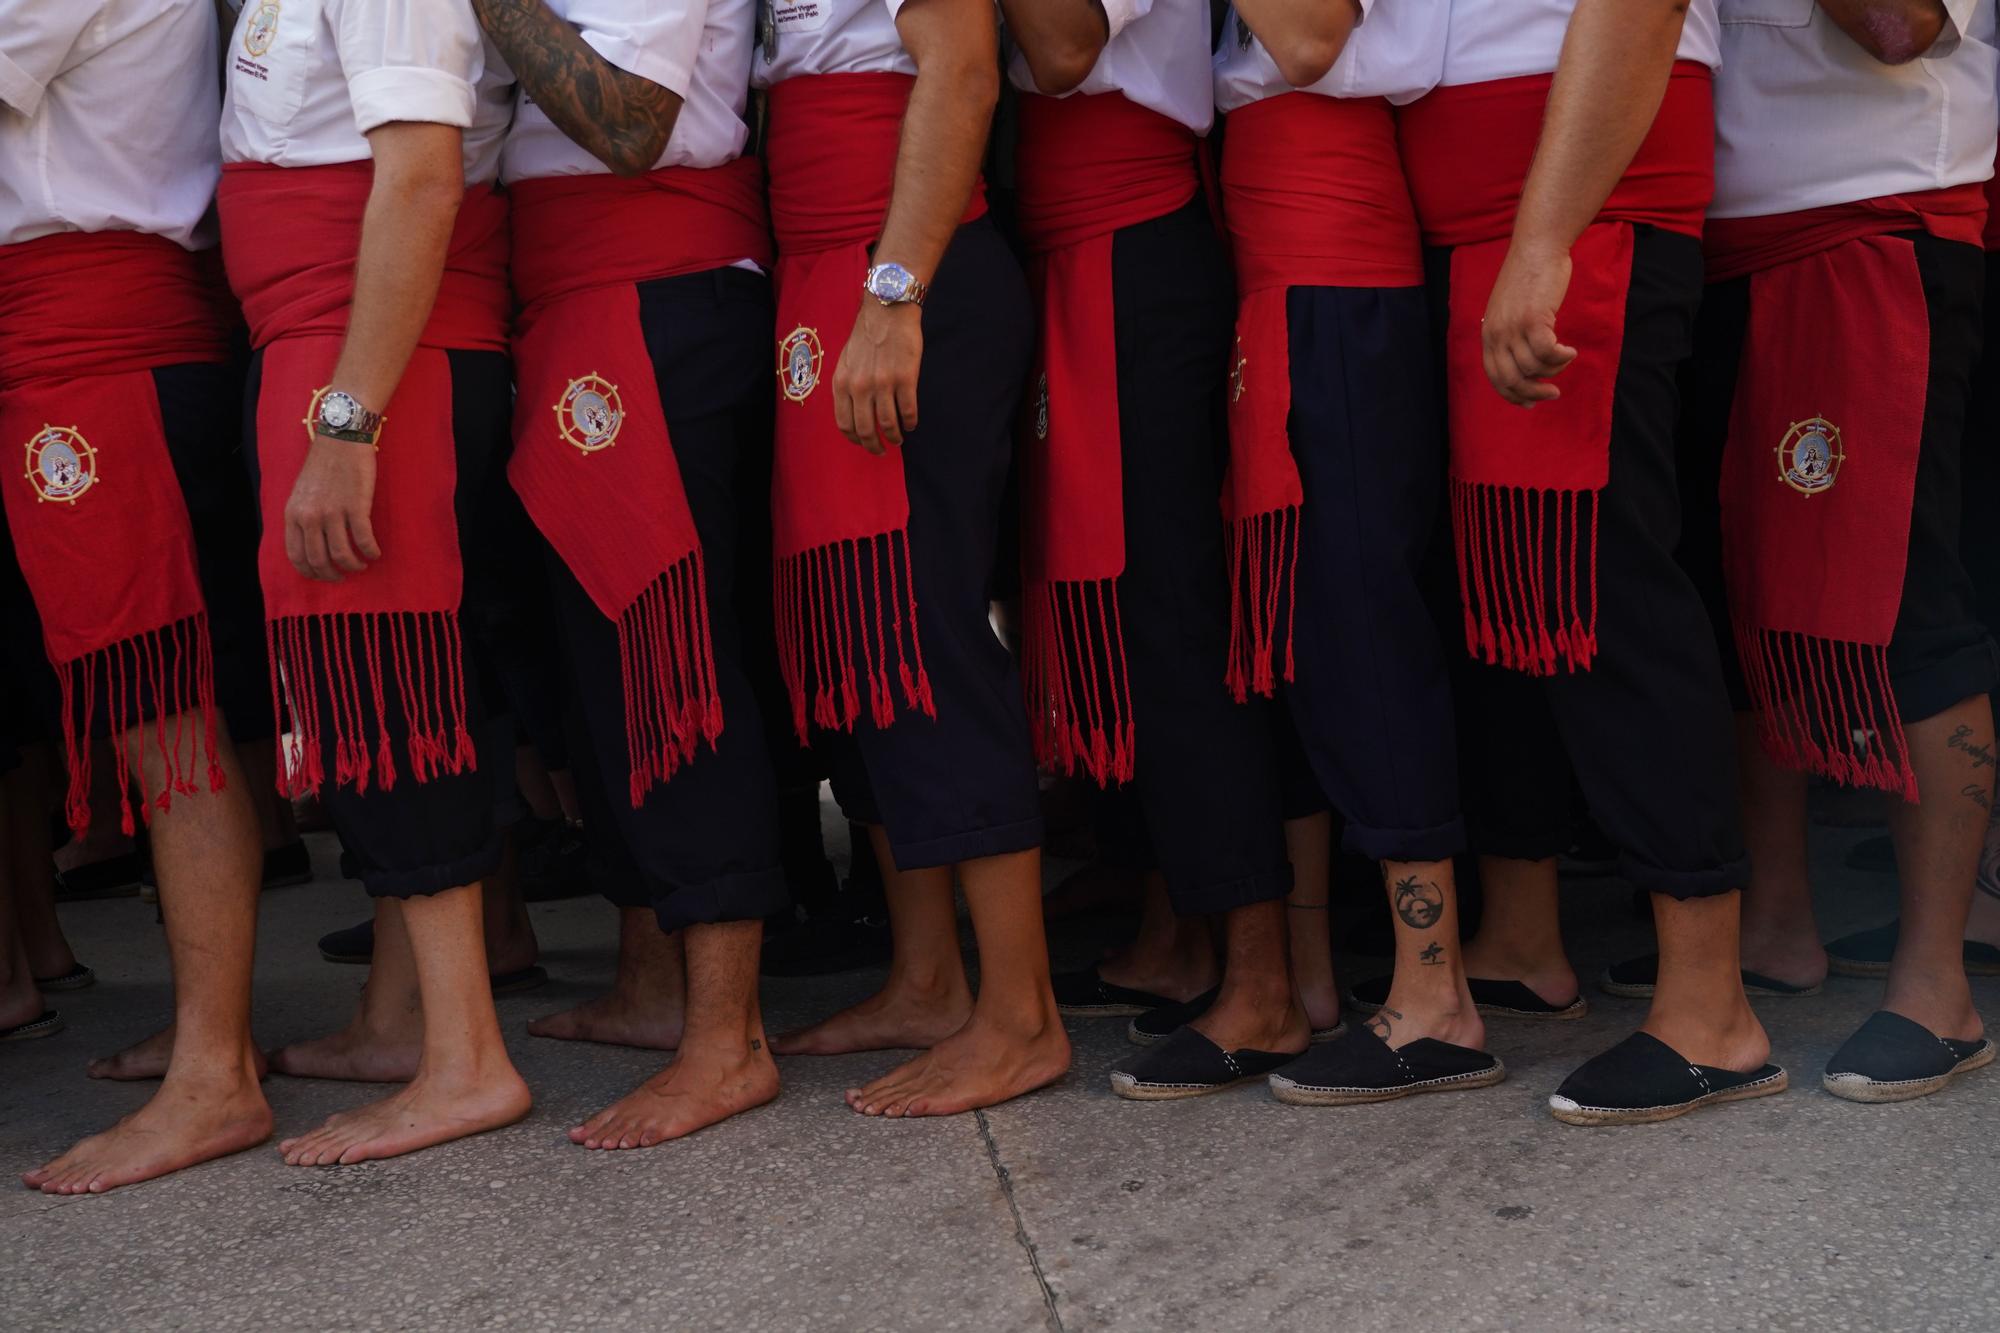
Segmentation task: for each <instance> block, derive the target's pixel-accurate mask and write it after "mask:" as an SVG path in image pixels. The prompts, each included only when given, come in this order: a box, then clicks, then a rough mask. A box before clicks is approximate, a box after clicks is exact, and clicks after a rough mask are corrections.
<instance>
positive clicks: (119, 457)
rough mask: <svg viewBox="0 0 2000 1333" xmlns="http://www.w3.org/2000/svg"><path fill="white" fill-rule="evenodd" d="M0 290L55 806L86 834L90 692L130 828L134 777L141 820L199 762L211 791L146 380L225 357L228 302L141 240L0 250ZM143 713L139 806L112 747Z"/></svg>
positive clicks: (7, 392) (81, 235)
mask: <svg viewBox="0 0 2000 1333" xmlns="http://www.w3.org/2000/svg"><path fill="white" fill-rule="evenodd" d="M0 293H4V297H0V446H4V447H5V448H7V449H8V450H11V451H16V452H14V453H13V455H12V456H13V458H14V459H15V460H20V459H22V458H23V455H24V454H25V467H23V468H22V470H21V471H20V472H19V473H16V474H15V475H14V478H13V479H12V480H10V481H8V483H7V484H6V486H5V488H4V491H0V497H4V503H5V509H6V515H7V526H8V528H9V529H10V530H11V532H12V534H13V545H14V552H15V557H16V559H17V560H18V562H19V563H20V566H21V573H22V575H23V577H24V578H25V579H26V581H27V584H28V589H29V591H30V593H31V594H33V596H34V599H35V606H36V609H37V611H38V612H39V613H40V615H41V620H42V635H43V640H44V646H45V647H46V649H47V652H48V656H49V661H50V662H51V663H52V664H53V665H54V667H55V670H56V676H57V679H58V682H59V683H60V685H61V690H62V725H63V739H64V742H65V745H66V748H67V752H68V767H69V775H68V776H69V788H68V794H67V797H66V799H65V812H66V814H67V816H68V819H69V823H70V827H71V828H73V829H75V830H76V831H77V832H78V833H81V832H83V830H84V829H86V828H87V827H88V826H89V823H90V781H91V771H90V756H91V749H92V746H91V734H92V731H93V729H94V725H95V717H96V708H97V702H98V700H99V699H100V698H102V699H103V700H104V701H105V704H106V707H107V708H108V710H109V713H108V716H107V717H106V719H105V722H106V725H107V729H108V730H109V733H110V740H111V751H112V756H113V759H114V762H115V763H116V765H117V775H118V799H119V815H120V820H119V822H120V825H121V827H122V828H123V829H124V831H125V832H126V833H127V834H130V833H132V832H133V830H134V827H135V825H134V820H133V807H132V804H131V801H130V799H129V793H130V791H131V786H132V779H133V778H134V776H137V777H138V778H139V782H140V786H141V789H142V790H141V798H140V801H139V807H138V810H139V815H140V817H141V818H146V819H150V817H151V813H152V810H153V808H154V806H155V804H157V806H158V808H159V809H162V810H164V809H166V808H168V806H169V804H170V803H171V801H172V798H173V796H174V794H175V793H181V794H188V793H192V792H194V791H195V790H197V785H196V782H195V775H196V773H197V772H198V771H200V770H201V769H202V768H203V767H204V756H205V768H206V777H207V781H208V785H209V788H210V790H217V789H220V788H221V786H222V783H223V776H222V768H221V766H220V765H219V764H218V763H217V762H216V758H215V742H216V731H215V698H214V687H213V671H212V668H211V660H210V651H209V640H208V612H207V606H206V603H205V602H204V601H203V599H202V593H201V582H200V580H199V578H198V577H197V574H196V566H195V554H194V531H193V527H192V525H191V524H190V522H189V519H188V512H187V504H186V502H185V501H184V500H183V498H182V496H181V488H180V481H179V479H178V477H177V476H176V475H175V472H174V463H173V456H172V455H171V453H169V451H168V448H167V439H166V431H165V427H164V424H163V423H162V421H161V419H160V403H159V397H158V394H157V392H156V391H155V389H154V385H153V376H152V371H153V369H154V368H155V367H159V366H170V365H185V364H189V363H197V362H208V363H213V362H220V361H223V360H225V359H227V356H228V344H229V333H230V327H231V323H232V315H231V312H230V310H229V305H228V297H227V293H226V292H225V291H224V290H223V289H222V286H221V282H220V271H219V269H218V268H217V267H216V265H215V264H214V256H213V255H212V254H211V255H195V254H190V253H189V252H188V251H186V250H183V249H182V248H181V247H180V246H178V245H175V244H174V243H173V242H172V241H169V240H166V239H165V238H163V237H159V236H153V235H147V234H144V233H140V232H88V233H85V232H65V233H61V234H58V235H54V236H45V237H41V238H39V239H37V240H33V241H27V242H24V243H22V244H19V245H9V246H0ZM100 480H102V481H104V482H105V483H107V484H105V485H102V486H100V485H99V484H98V483H99V481H100ZM147 711H152V712H153V713H154V714H155V715H156V716H157V718H158V719H159V722H160V725H159V726H158V727H156V728H155V735H154V741H153V743H154V744H155V745H156V746H157V748H158V751H159V755H160V758H161V760H162V761H163V764H162V767H163V770H164V772H165V785H164V786H163V787H162V788H161V790H160V791H159V792H158V793H157V796H156V797H153V796H150V795H149V794H148V793H146V792H145V791H144V790H143V788H144V785H145V779H144V770H143V766H142V765H141V764H140V763H139V762H138V757H137V756H136V755H135V754H134V753H133V752H132V750H131V747H130V744H129V740H128V736H129V733H130V732H132V731H133V730H134V728H136V727H138V726H139V725H140V724H141V723H142V721H143V719H144V715H145V713H146V712H147ZM190 714H192V715H194V718H195V719H196V720H195V721H194V722H193V723H192V724H190V722H189V721H188V720H187V715H190ZM169 719H171V726H169Z"/></svg>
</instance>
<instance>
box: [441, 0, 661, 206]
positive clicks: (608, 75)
mask: <svg viewBox="0 0 2000 1333" xmlns="http://www.w3.org/2000/svg"><path fill="white" fill-rule="evenodd" d="M473 8H474V9H475V10H476V11H477V12H478V15H479V23H480V26H481V27H483V28H485V29H486V35H487V36H488V37H490V38H492V39H493V44H494V45H495V46H496V47H498V48H499V49H500V54H501V55H503V56H505V57H506V59H507V64H508V67H509V68H511V69H512V70H513V71H514V77H515V78H517V79H519V80H520V81H521V84H522V86H523V87H525V88H526V89H527V90H528V95H529V96H530V97H532V98H534V99H535V105H536V106H539V107H540V108H541V109H542V110H543V111H545V112H547V113H548V117H549V119H550V120H552V121H554V122H555V123H556V127H557V128H558V129H560V130H561V131H562V132H563V133H564V134H567V135H568V136H569V137H570V138H571V140H573V141H574V142H575V143H576V144H577V146H578V147H580V148H582V149H583V150H584V151H586V152H588V153H589V154H590V155H591V156H592V157H594V158H596V159H597V160H598V161H600V162H602V163H604V165H605V166H607V167H609V168H611V169H612V170H613V171H618V172H623V173H626V174H628V175H637V174H638V173H640V172H643V171H646V170H649V169H650V168H651V167H652V165H653V163H654V162H656V161H658V160H659V156H660V153H661V151H662V150H663V149H665V147H666V144H667V137H668V136H669V135H670V134H671V133H672V132H673V123H674V119H675V117H676V116H677V115H678V114H679V111H680V105H681V99H680V97H679V96H678V95H677V94H675V93H673V92H670V91H668V90H667V89H665V88H662V87H661V86H660V85H659V84H657V83H654V82H653V81H652V80H651V79H642V78H640V77H639V76H638V75H636V74H628V73H626V72H625V71H624V70H622V69H619V68H618V67H617V66H616V65H613V64H612V63H611V62H610V61H608V60H606V59H605V58H604V57H603V56H600V55H598V54H597V52H595V51H593V50H591V49H590V46H589V45H588V44H587V43H586V42H585V41H584V40H583V38H582V37H580V36H578V35H577V32H576V29H574V28H572V27H570V26H569V24H567V23H565V22H563V21H562V20H561V19H559V18H557V17H556V16H555V13H554V11H552V10H551V9H550V8H549V7H548V6H547V5H546V4H544V3H542V0H473Z"/></svg>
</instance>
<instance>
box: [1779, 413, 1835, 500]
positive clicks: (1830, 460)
mask: <svg viewBox="0 0 2000 1333" xmlns="http://www.w3.org/2000/svg"><path fill="white" fill-rule="evenodd" d="M1776 453H1777V455H1778V479H1779V480H1780V481H1783V482H1784V483H1785V485H1787V486H1789V487H1791V488H1792V489H1793V490H1795V491H1797V492H1798V493H1799V494H1801V495H1818V494H1819V493H1820V492H1821V491H1826V490H1832V489H1833V483H1834V482H1835V481H1837V480H1838V479H1839V477H1840V465H1841V464H1842V463H1844V462H1846V461H1847V454H1846V453H1845V451H1843V450H1842V449H1841V446H1840V427H1838V426H1836V425H1834V424H1833V423H1832V422H1831V421H1828V420H1827V419H1826V418H1825V417H1807V418H1806V419H1805V420H1804V421H1795V422H1793V423H1792V426H1791V429H1789V430H1787V431H1786V432H1785V438H1784V439H1783V440H1782V441H1780V442H1779V444H1778V447H1777V450H1776Z"/></svg>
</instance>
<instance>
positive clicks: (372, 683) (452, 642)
mask: <svg viewBox="0 0 2000 1333" xmlns="http://www.w3.org/2000/svg"><path fill="white" fill-rule="evenodd" d="M265 641H266V645H267V647H268V649H269V651H270V656H271V708H272V712H273V714H274V715H275V716H277V717H278V718H279V719H280V720H282V719H283V718H284V716H285V712H284V709H283V708H282V707H280V700H279V691H280V690H283V691H285V692H286V694H287V697H289V699H290V701H291V704H292V709H291V717H292V724H293V734H292V741H293V744H292V748H291V750H290V752H289V754H288V756H287V760H286V762H285V763H284V764H282V765H280V766H279V771H278V790H279V792H280V793H281V794H283V795H285V796H287V797H292V796H300V795H303V794H305V793H307V792H316V791H318V790H319V789H320V787H321V785H322V784H323V783H324V782H325V781H326V757H327V753H326V740H327V738H326V737H325V736H323V735H322V734H321V726H322V723H323V722H325V721H331V722H332V724H333V737H332V741H333V780H334V782H335V784H336V785H339V786H350V787H353V788H354V789H355V790H356V791H359V792H365V791H367V790H368V788H369V786H370V784H371V783H372V784H373V785H374V786H376V787H379V788H380V789H381V790H383V791H389V790H391V789H392V788H394V787H395V785H396V777H397V770H396V761H395V757H394V754H393V752H392V747H391V745H390V742H389V731H388V728H387V727H386V726H385V725H384V719H386V718H387V717H389V716H390V713H389V705H388V697H387V688H388V684H387V682H388V677H389V675H390V673H393V674H394V677H395V690H396V708H397V712H398V714H400V716H401V717H402V718H403V719H404V726H405V727H406V728H407V730H408V733H409V740H408V743H407V744H406V745H405V747H404V749H405V753H404V760H405V762H406V763H407V764H408V766H409V773H410V776H411V777H412V778H414V779H415V780H416V781H418V782H428V781H429V780H430V779H431V778H433V777H442V776H443V775H445V774H447V773H451V774H458V773H465V772H471V771H476V770H477V769H478V767H479V757H478V752H477V751H476V750H475V749H474V748H473V744H472V733H471V732H470V731H469V730H468V729H467V728H466V723H465V652H464V645H463V643H462V641H461V639H460V638H459V632H458V615H457V613H455V612H451V611H392V612H379V613H365V612H354V611H339V612H331V613H328V614H325V615H313V616H282V617H280V618H278V619H276V620H273V621H270V622H268V623H267V624H266V625H265ZM322 701H330V704H331V706H330V708H329V709H327V710H326V714H327V715H326V716H323V715H322V710H321V707H320V704H321V702H322ZM371 734H372V736H373V740H372V742H371V740H370V736H371Z"/></svg>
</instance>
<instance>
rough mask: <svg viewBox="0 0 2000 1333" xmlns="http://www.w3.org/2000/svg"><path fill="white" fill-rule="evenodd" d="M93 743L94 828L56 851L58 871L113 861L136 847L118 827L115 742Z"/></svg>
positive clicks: (85, 831)
mask: <svg viewBox="0 0 2000 1333" xmlns="http://www.w3.org/2000/svg"><path fill="white" fill-rule="evenodd" d="M90 744H91V747H92V749H91V764H90V813H91V820H90V827H89V828H88V829H86V830H84V832H83V835H82V836H81V837H75V838H71V839H70V840H69V842H67V843H66V844H64V845H63V846H62V847H60V848H58V849H57V850H56V854H55V861H56V869H58V870H62V871H69V870H75V869H76V868H77V867H79V866H87V865H95V864H96V863H97V862H99V861H109V860H110V859H111V858H112V857H114V856H123V855H124V854H125V853H126V852H129V851H131V850H132V847H133V842H132V839H131V838H130V837H128V836H126V835H125V834H124V833H123V832H121V831H120V830H119V827H118V777H117V773H118V766H117V765H116V764H114V763H112V762H111V742H110V741H108V740H102V739H100V740H95V741H92V742H90ZM135 813H136V812H135Z"/></svg>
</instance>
